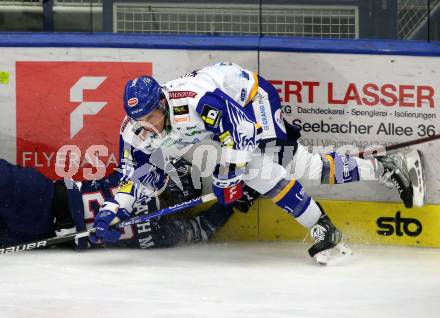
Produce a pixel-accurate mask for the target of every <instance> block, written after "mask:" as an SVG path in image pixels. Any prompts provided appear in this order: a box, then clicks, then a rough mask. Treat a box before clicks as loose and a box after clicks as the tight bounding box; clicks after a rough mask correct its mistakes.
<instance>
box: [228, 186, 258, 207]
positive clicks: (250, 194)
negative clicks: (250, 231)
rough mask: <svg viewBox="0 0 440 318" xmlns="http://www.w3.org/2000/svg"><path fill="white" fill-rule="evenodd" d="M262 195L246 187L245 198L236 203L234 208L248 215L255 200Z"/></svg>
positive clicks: (244, 188)
mask: <svg viewBox="0 0 440 318" xmlns="http://www.w3.org/2000/svg"><path fill="white" fill-rule="evenodd" d="M259 196H260V193H258V192H257V191H255V190H254V189H252V188H250V187H248V186H247V185H245V186H244V187H243V196H242V197H241V198H239V199H238V200H237V201H235V202H234V204H233V205H232V207H233V208H235V209H237V210H238V211H240V212H242V213H248V212H249V209H250V208H251V206H252V205H253V204H254V202H255V200H257V199H258V197H259Z"/></svg>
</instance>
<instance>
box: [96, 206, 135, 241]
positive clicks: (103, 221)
mask: <svg viewBox="0 0 440 318" xmlns="http://www.w3.org/2000/svg"><path fill="white" fill-rule="evenodd" d="M115 211H116V213H115ZM115 218H118V219H119V221H124V220H127V219H129V218H130V213H129V212H128V211H127V210H126V209H121V208H119V205H118V203H117V202H116V201H115V200H109V201H106V202H104V204H103V205H102V207H101V208H100V209H99V212H98V214H97V215H96V218H95V222H94V223H93V227H94V228H96V232H95V233H92V234H90V236H89V240H90V242H92V243H94V244H96V243H97V242H98V241H99V240H101V241H102V242H109V243H115V242H117V241H118V240H119V238H120V237H121V230H120V229H119V228H111V227H110V226H111V225H112V223H114V222H115V221H117V220H115Z"/></svg>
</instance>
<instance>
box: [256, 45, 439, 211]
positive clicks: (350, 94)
mask: <svg viewBox="0 0 440 318" xmlns="http://www.w3.org/2000/svg"><path fill="white" fill-rule="evenodd" d="M260 58H261V59H260V72H261V75H262V76H263V77H265V78H267V79H269V80H270V81H271V82H272V84H274V85H275V87H276V88H277V89H278V91H279V93H280V96H281V99H282V105H283V110H284V114H285V116H286V118H287V119H288V121H289V122H290V123H293V124H295V125H296V126H298V127H301V135H302V136H301V139H300V142H301V143H302V144H303V145H304V146H308V148H309V151H316V152H321V153H322V152H330V151H332V150H333V151H340V152H346V151H351V153H356V152H357V151H363V150H364V149H365V148H366V147H368V146H369V145H383V146H388V145H392V144H396V143H402V142H407V141H412V140H417V139H420V138H426V137H429V136H433V135H435V134H437V133H439V131H440V121H439V119H440V77H439V76H438V70H440V58H438V57H412V56H389V55H362V54H327V53H283V52H262V53H261V54H260ZM415 147H416V148H417V149H420V150H422V151H423V152H424V154H425V163H426V170H427V173H426V181H427V185H428V202H430V203H434V202H435V203H439V202H440V195H439V193H440V182H439V181H440V179H439V178H440V177H439V176H438V174H437V173H436V171H438V170H439V169H440V162H439V160H438V159H437V158H438V153H439V150H440V142H439V143H437V142H436V141H433V142H432V143H424V144H420V145H417V146H415ZM356 149H358V150H356ZM304 183H305V184H307V183H308V182H307V181H304ZM308 190H309V192H310V193H311V194H313V195H317V196H320V197H325V198H334V199H353V200H368V201H372V200H373V201H382V200H384V201H388V200H395V201H398V200H399V199H398V196H397V195H396V193H395V192H396V191H393V190H389V191H388V190H387V189H385V188H384V187H383V186H381V185H378V184H377V183H376V182H361V183H358V184H354V183H353V184H347V185H333V186H327V185H325V186H318V187H315V186H309V189H308Z"/></svg>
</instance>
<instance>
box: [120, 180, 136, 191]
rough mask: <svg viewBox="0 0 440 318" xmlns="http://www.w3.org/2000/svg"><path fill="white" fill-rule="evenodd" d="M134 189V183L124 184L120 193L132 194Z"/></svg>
mask: <svg viewBox="0 0 440 318" xmlns="http://www.w3.org/2000/svg"><path fill="white" fill-rule="evenodd" d="M132 188H133V181H126V182H122V183H121V184H120V185H119V188H118V192H121V193H130V192H131V189H132Z"/></svg>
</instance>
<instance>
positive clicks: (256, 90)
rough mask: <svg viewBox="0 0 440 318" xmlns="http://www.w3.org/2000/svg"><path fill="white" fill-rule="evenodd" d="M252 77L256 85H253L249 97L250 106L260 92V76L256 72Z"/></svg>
mask: <svg viewBox="0 0 440 318" xmlns="http://www.w3.org/2000/svg"><path fill="white" fill-rule="evenodd" d="M252 76H253V78H254V85H252V89H251V91H250V93H249V97H248V99H247V102H246V104H248V103H249V102H250V101H251V100H252V99H253V98H254V97H255V95H256V94H257V92H258V75H257V74H256V73H255V72H253V73H252Z"/></svg>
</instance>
